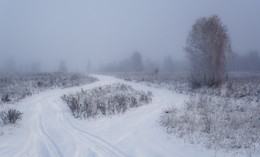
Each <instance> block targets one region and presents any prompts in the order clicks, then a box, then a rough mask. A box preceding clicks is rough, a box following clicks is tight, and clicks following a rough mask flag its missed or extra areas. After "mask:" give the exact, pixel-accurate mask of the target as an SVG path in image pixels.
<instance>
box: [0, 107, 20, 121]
mask: <svg viewBox="0 0 260 157" xmlns="http://www.w3.org/2000/svg"><path fill="white" fill-rule="evenodd" d="M22 114H23V113H21V112H20V111H18V110H16V109H9V110H7V111H2V112H1V113H0V118H1V120H2V121H3V123H4V124H9V123H16V121H17V120H20V119H21V118H22Z"/></svg>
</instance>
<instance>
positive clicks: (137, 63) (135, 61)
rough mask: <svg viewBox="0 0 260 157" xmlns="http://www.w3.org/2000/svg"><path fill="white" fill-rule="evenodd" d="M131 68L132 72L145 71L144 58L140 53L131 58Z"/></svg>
mask: <svg viewBox="0 0 260 157" xmlns="http://www.w3.org/2000/svg"><path fill="white" fill-rule="evenodd" d="M130 64H131V65H130V66H131V67H132V69H131V70H133V71H137V72H140V71H143V69H144V66H143V62H142V56H141V54H140V53H139V52H134V53H133V54H132V56H131V58H130Z"/></svg>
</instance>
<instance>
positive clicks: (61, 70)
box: [59, 61, 68, 73]
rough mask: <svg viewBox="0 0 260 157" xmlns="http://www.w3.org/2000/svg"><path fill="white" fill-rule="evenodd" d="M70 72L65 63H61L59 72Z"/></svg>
mask: <svg viewBox="0 0 260 157" xmlns="http://www.w3.org/2000/svg"><path fill="white" fill-rule="evenodd" d="M67 71H68V68H67V64H66V62H65V61H60V64H59V72H62V73H66V72H67Z"/></svg>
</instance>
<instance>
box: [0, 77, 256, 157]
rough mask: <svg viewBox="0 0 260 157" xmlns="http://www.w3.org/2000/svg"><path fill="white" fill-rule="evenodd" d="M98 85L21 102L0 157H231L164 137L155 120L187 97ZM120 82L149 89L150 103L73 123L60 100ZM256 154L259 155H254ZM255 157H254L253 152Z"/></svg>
mask: <svg viewBox="0 0 260 157" xmlns="http://www.w3.org/2000/svg"><path fill="white" fill-rule="evenodd" d="M95 76H96V77H98V79H99V80H100V81H97V82H94V83H92V84H88V85H85V86H82V87H73V88H68V89H56V90H50V91H47V92H43V93H40V94H37V95H33V96H32V97H28V98H25V99H23V100H22V101H20V102H19V105H17V108H18V109H19V110H20V111H21V112H23V113H24V114H23V119H22V121H19V122H18V125H17V126H16V127H15V128H14V129H13V130H12V132H13V133H12V134H4V135H0V156H1V157H2V156H3V157H27V156H28V157H29V156H31V157H38V156H39V157H40V156H42V157H56V156H57V157H61V156H62V157H73V156H75V157H80V156H84V157H96V156H102V157H103V156H108V157H114V156H128V157H138V156H140V157H141V156H148V157H161V156H165V157H167V156H169V157H191V156H192V157H218V156H219V157H223V156H226V157H229V156H246V155H247V154H241V155H237V154H228V153H223V152H216V151H212V150H207V149H206V148H204V147H203V146H201V145H191V144H189V142H186V143H185V142H184V141H183V140H181V139H178V138H175V137H173V136H172V135H167V134H166V133H165V132H164V130H163V127H161V126H159V123H158V120H159V117H160V115H161V114H162V112H163V110H164V109H165V108H168V107H170V106H171V105H175V106H177V107H178V106H181V105H182V104H183V103H184V101H185V100H186V99H187V96H185V95H181V94H177V93H174V92H170V91H168V90H164V89H156V88H151V87H147V86H145V85H140V84H137V83H132V82H125V81H123V80H120V79H116V78H113V77H109V76H101V75H95ZM116 82H124V83H125V84H129V85H132V86H133V88H135V89H142V90H144V91H148V90H150V91H152V93H153V95H154V97H153V102H152V103H151V104H149V105H145V106H142V107H139V108H134V109H131V110H129V111H127V112H126V113H125V114H120V115H115V116H110V117H103V118H99V119H89V120H79V119H75V118H74V117H73V116H72V115H71V113H70V110H69V108H68V107H67V105H66V104H65V103H64V102H63V101H62V100H61V96H62V95H63V94H68V93H73V92H76V91H79V90H80V89H81V88H83V89H91V88H94V87H97V86H100V85H107V84H111V83H116ZM258 153H259V152H258ZM252 156H257V153H255V154H252Z"/></svg>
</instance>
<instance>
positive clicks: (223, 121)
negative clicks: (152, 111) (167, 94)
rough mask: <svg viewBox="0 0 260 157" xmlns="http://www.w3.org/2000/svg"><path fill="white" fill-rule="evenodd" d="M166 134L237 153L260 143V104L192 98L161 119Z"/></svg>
mask: <svg viewBox="0 0 260 157" xmlns="http://www.w3.org/2000/svg"><path fill="white" fill-rule="evenodd" d="M160 124H161V125H162V126H164V127H165V128H166V130H167V132H168V133H173V134H175V135H176V136H178V137H181V138H185V139H188V140H190V141H191V142H199V143H204V144H206V145H207V146H208V147H210V148H213V149H224V150H234V151H240V150H244V149H253V148H255V147H258V146H259V144H260V138H259V137H260V104H259V103H253V102H251V103H249V104H248V103H245V101H237V102H236V101H232V100H229V99H224V98H221V97H217V98H216V97H208V96H199V97H192V98H191V99H190V100H189V101H188V102H187V103H186V104H185V105H184V106H183V107H182V108H181V109H176V108H171V109H168V110H166V111H165V112H164V113H163V114H162V116H161V119H160Z"/></svg>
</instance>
